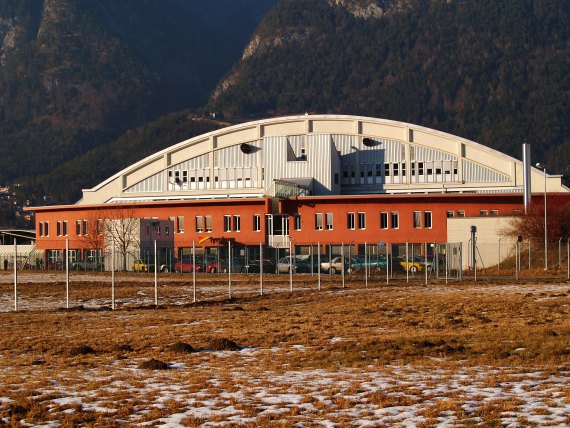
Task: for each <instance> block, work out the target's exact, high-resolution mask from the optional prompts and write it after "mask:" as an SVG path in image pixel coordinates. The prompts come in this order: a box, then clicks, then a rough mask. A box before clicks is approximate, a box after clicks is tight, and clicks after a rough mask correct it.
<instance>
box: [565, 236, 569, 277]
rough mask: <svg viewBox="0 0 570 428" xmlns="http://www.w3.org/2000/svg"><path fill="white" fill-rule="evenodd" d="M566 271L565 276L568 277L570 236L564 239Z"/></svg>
mask: <svg viewBox="0 0 570 428" xmlns="http://www.w3.org/2000/svg"><path fill="white" fill-rule="evenodd" d="M566 271H567V276H566V277H567V278H568V279H570V238H568V239H566Z"/></svg>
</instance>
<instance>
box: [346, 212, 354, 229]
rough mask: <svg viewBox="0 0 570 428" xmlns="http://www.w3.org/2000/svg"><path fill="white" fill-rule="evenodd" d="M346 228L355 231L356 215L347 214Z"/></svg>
mask: <svg viewBox="0 0 570 428" xmlns="http://www.w3.org/2000/svg"><path fill="white" fill-rule="evenodd" d="M346 228H347V229H350V230H354V213H347V215H346Z"/></svg>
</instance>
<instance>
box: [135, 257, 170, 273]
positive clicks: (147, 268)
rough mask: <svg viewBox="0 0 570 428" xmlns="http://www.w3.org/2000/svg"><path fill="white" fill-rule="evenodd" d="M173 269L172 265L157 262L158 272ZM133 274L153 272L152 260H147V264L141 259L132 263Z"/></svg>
mask: <svg viewBox="0 0 570 428" xmlns="http://www.w3.org/2000/svg"><path fill="white" fill-rule="evenodd" d="M173 269H174V266H173V265H172V264H169V263H166V262H159V265H158V271H159V272H170V271H172V270H173ZM133 271H134V272H154V260H149V261H148V263H147V262H146V261H144V260H142V259H136V260H135V261H134V263H133Z"/></svg>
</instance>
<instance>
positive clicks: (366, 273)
mask: <svg viewBox="0 0 570 428" xmlns="http://www.w3.org/2000/svg"><path fill="white" fill-rule="evenodd" d="M364 286H365V287H366V288H368V243H367V242H366V241H364Z"/></svg>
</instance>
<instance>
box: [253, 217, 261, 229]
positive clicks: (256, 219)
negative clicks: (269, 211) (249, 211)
mask: <svg viewBox="0 0 570 428" xmlns="http://www.w3.org/2000/svg"><path fill="white" fill-rule="evenodd" d="M253 231H254V232H260V231H261V215H260V214H254V215H253Z"/></svg>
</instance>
